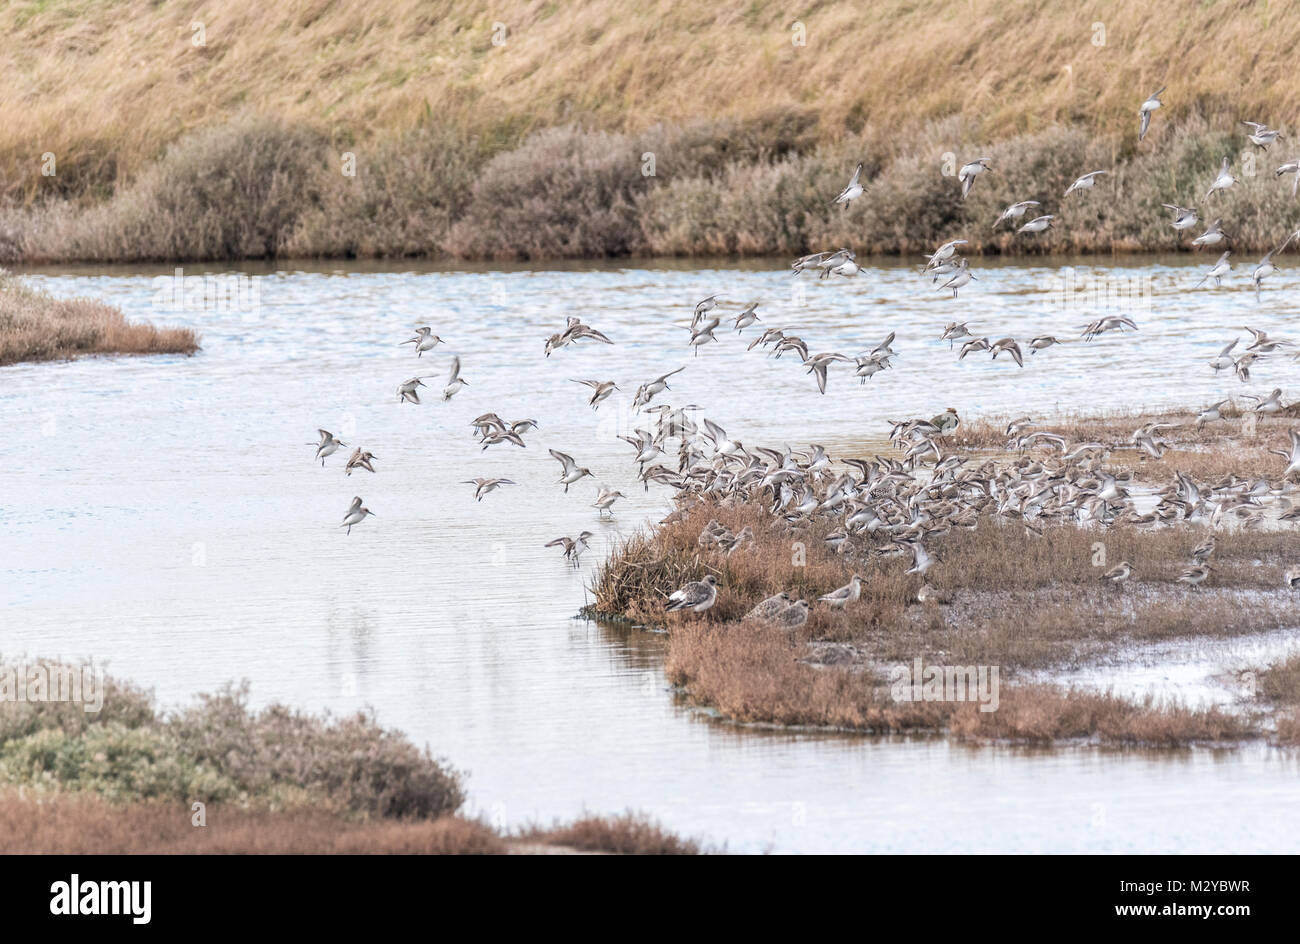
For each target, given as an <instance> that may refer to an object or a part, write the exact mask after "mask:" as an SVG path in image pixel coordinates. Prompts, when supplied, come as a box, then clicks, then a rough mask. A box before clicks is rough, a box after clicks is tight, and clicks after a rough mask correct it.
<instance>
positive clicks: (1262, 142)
mask: <svg viewBox="0 0 1300 944" xmlns="http://www.w3.org/2000/svg"><path fill="white" fill-rule="evenodd" d="M1242 124H1243V125H1245V126H1246V127H1247V128H1249V129H1250V131H1249V132H1248V133H1247V134H1246V137H1247V138H1249V139H1250V142H1251V143H1252V144H1255V145H1258V146H1259V147H1261V148H1263V149H1264V150H1265V151H1267V150H1268V146H1269V145H1270V144H1272V143H1273V142H1274V141H1276V140H1277V139H1278V138H1285V137H1286V135H1284V134H1283V133H1282V132H1281V131H1278V130H1276V129H1275V128H1270V127H1269V126H1268V125H1261V124H1260V123H1259V122H1258V121H1243V122H1242Z"/></svg>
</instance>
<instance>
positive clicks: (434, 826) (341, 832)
mask: <svg viewBox="0 0 1300 944" xmlns="http://www.w3.org/2000/svg"><path fill="white" fill-rule="evenodd" d="M204 814H205V816H206V821H207V825H205V826H201V827H198V826H195V825H193V822H192V817H193V816H194V813H193V811H192V810H191V809H190V807H188V806H185V805H182V804H176V803H141V802H136V803H125V804H114V803H110V802H108V801H107V800H105V799H103V798H102V797H97V796H93V795H89V794H63V795H59V796H53V797H44V798H36V797H33V796H31V795H26V796H22V795H19V794H17V793H14V792H9V793H7V794H5V795H3V796H2V797H0V853H4V854H9V855H12V854H21V855H31V854H56V855H194V854H203V855H319V854H337V855H500V854H503V853H505V852H506V851H507V849H508V847H507V845H506V843H505V841H504V840H503V839H502V838H501V837H500V836H498V835H496V834H495V833H494V832H493V831H492V830H491V829H489V828H488V827H486V826H484V825H483V824H481V823H478V822H474V821H472V820H466V819H463V818H461V817H457V816H444V817H441V818H439V819H434V820H421V821H397V822H394V821H387V820H377V821H368V822H356V821H351V820H347V819H343V818H340V817H338V816H334V815H330V814H328V813H324V812H319V811H312V810H295V811H289V812H271V811H267V810H248V809H240V808H238V807H226V806H210V807H208V808H207V809H206V810H205V811H204Z"/></svg>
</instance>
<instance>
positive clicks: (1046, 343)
mask: <svg viewBox="0 0 1300 944" xmlns="http://www.w3.org/2000/svg"><path fill="white" fill-rule="evenodd" d="M1060 343H1061V341H1060V339H1058V338H1057V337H1056V335H1054V334H1040V335H1039V336H1038V337H1036V338H1032V339H1031V340H1030V342H1029V353H1030V355H1031V356H1032V355H1034V354H1037V353H1038V352H1039V351H1045V350H1047V349H1048V348H1049V347H1051V346H1052V345H1053V344H1060Z"/></svg>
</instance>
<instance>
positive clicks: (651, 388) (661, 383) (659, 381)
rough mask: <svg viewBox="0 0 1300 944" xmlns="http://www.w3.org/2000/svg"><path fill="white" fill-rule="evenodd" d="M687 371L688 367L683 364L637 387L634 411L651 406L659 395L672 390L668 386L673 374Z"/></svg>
mask: <svg viewBox="0 0 1300 944" xmlns="http://www.w3.org/2000/svg"><path fill="white" fill-rule="evenodd" d="M685 369H686V365H685V364H683V365H682V366H681V367H678V368H677V369H676V370H670V371H668V373H666V374H660V375H659V376H658V377H656V378H655V379H654V380H652V381H650V382H649V383H643V384H642V385H641V386H639V387H637V388H636V396H635V397H634V398H633V400H632V409H634V410H639V409H641V408H642V407H643V406H649V405H650V401H651V400H653V399H654V398H655V397H657V396H658V395H659V394H661V393H663V392H664V391H665V390H671V389H672V388H671V387H669V386H668V378H669V377H671V376H672V375H673V374H679V373H681V372H682V371H684V370H685Z"/></svg>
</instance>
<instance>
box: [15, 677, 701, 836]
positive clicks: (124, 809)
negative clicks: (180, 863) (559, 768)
mask: <svg viewBox="0 0 1300 944" xmlns="http://www.w3.org/2000/svg"><path fill="white" fill-rule="evenodd" d="M60 672H67V673H69V674H66V675H65V678H69V679H70V678H78V679H81V680H82V682H83V687H82V688H80V689H75V688H71V687H69V683H68V682H64V683H63V688H62V689H61V690H62V691H63V692H65V693H66V692H69V691H73V692H79V693H80V694H79V695H78V696H77V700H72V699H66V698H65V699H64V700H55V699H51V700H44V699H43V698H39V697H36V696H35V695H34V694H33V693H34V692H36V691H38V688H37V685H38V684H39V683H38V679H41V678H46V679H48V680H49V681H48V682H45V683H44V684H42V685H41V687H40V689H39V690H40V691H44V692H46V693H48V694H53V693H54V692H56V691H59V690H60V689H59V687H58V684H59V683H58V682H57V681H56V679H58V677H59V675H60ZM0 677H7V678H8V680H9V681H7V682H5V685H6V686H7V687H6V689H5V690H6V693H7V695H6V697H5V698H3V699H0V853H73V854H124V853H131V854H138V853H153V854H158V853H165V854H171V853H267V854H272V853H274V854H285V853H346V854H369V853H421V854H457V855H460V854H506V853H525V854H538V853H551V852H557V851H559V852H574V851H583V852H608V853H621V854H629V855H633V854H636V855H641V854H652V855H694V854H698V853H700V852H701V851H704V850H703V849H702V847H701V844H700V843H699V842H697V841H695V840H691V839H684V838H681V837H677V836H674V835H673V834H671V833H669V832H668V831H666V830H664V829H663V828H662V827H660V826H659V825H658V824H656V823H655V822H653V821H651V820H649V819H647V818H645V817H643V816H640V815H636V814H633V813H627V814H624V815H622V816H584V817H581V818H579V819H577V820H575V821H573V822H571V823H555V824H552V825H549V826H540V825H539V826H534V827H532V828H528V829H524V830H518V831H514V832H507V831H502V830H494V829H492V828H490V827H488V826H487V825H485V824H483V823H482V822H479V821H477V820H472V819H467V818H466V817H464V816H463V815H462V814H461V807H462V805H463V803H464V799H465V796H464V778H463V775H462V774H461V773H460V772H459V771H457V770H455V769H454V768H452V767H450V766H449V765H448V764H447V762H446V761H444V760H442V759H439V758H435V757H433V756H431V755H430V753H429V751H428V750H427V749H425V750H423V751H422V750H420V749H418V748H417V747H416V746H415V745H413V744H412V743H411V742H410V741H409V740H408V739H407V738H406V737H405V736H404V735H402V734H401V733H399V732H396V731H392V730H388V729H385V728H383V727H381V726H380V725H379V724H378V723H377V722H376V721H375V719H374V718H373V717H372V716H371V715H369V714H364V713H363V714H358V715H354V716H350V717H339V718H335V717H322V716H316V715H310V714H305V713H302V712H298V711H294V710H292V709H289V708H286V707H284V706H282V705H271V706H269V707H267V708H264V709H261V710H253V709H251V708H250V707H249V705H248V692H247V689H246V688H227V689H226V690H224V691H222V692H220V693H218V694H216V695H205V696H200V697H199V698H198V700H197V701H196V703H195V704H193V705H192V706H190V707H188V708H184V709H181V710H178V711H174V712H167V713H163V712H159V711H158V709H157V708H156V706H155V704H154V700H153V696H152V694H151V693H149V692H147V691H145V690H143V689H141V688H139V687H138V686H135V685H132V684H130V683H127V682H123V681H121V680H119V679H116V678H114V677H112V676H105V677H103V681H102V688H97V689H96V688H93V683H92V682H91V681H89V679H90V678H91V676H89V675H87V674H85V673H83V671H82V667H80V666H72V665H67V664H63V663H58V662H50V661H46V660H30V661H26V662H23V661H15V660H4V661H3V662H0ZM15 680H17V681H15ZM24 680H25V681H24ZM15 685H21V686H22V690H23V692H24V693H25V694H26V696H27V698H28V699H30V700H20V699H17V698H15V697H13V696H14V694H15V689H14V687H15ZM86 704H90V705H92V706H98V710H95V711H86V710H85V706H86ZM196 804H201V807H199V806H196Z"/></svg>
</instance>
